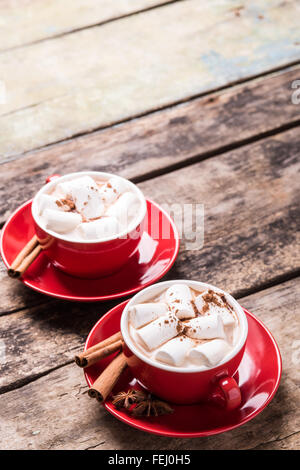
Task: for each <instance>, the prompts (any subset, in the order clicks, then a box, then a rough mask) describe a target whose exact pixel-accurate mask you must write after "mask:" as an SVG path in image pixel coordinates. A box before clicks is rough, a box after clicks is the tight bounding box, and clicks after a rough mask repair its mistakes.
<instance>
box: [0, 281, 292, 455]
mask: <svg viewBox="0 0 300 470" xmlns="http://www.w3.org/2000/svg"><path fill="white" fill-rule="evenodd" d="M241 304H242V305H244V306H245V307H247V308H248V309H249V310H250V311H253V312H254V313H255V314H257V315H258V316H259V318H260V319H261V320H262V321H263V322H264V323H265V324H266V325H267V326H268V327H269V328H270V329H271V331H272V332H273V334H274V335H275V338H276V340H277V342H278V343H279V347H280V349H281V353H282V356H283V363H284V374H283V378H282V381H281V385H280V387H279V390H278V392H277V394H276V396H275V398H274V400H273V401H272V402H271V404H270V405H269V406H268V407H267V408H266V409H265V410H264V411H263V412H262V413H261V414H260V415H259V416H257V417H256V418H255V420H253V421H251V422H249V423H247V424H245V425H244V426H242V427H241V428H238V429H236V430H233V431H230V432H227V433H225V434H223V435H218V436H212V437H208V438H201V439H169V438H161V437H158V436H152V435H149V434H145V433H142V432H140V431H137V430H134V429H132V428H130V427H128V426H127V425H125V424H123V423H121V422H119V421H118V420H116V419H115V418H113V417H112V416H111V415H109V413H107V412H106V411H105V410H104V409H103V408H102V407H101V406H99V404H98V403H96V402H95V401H94V400H91V399H89V398H88V396H87V393H86V392H87V386H86V385H85V382H84V377H83V373H82V371H81V370H80V369H79V368H77V367H76V366H75V365H68V366H65V367H63V368H60V369H59V370H56V371H53V372H51V373H49V374H48V375H46V376H45V377H42V378H40V379H38V380H36V381H35V382H33V383H30V384H28V385H25V386H23V387H21V388H19V389H17V390H14V391H11V392H7V393H5V394H3V395H1V396H0V405H1V410H2V412H1V416H0V423H1V426H0V429H1V431H0V435H1V447H2V449H88V448H89V449H99V450H102V449H116V450H118V449H129V450H131V449H151V450H160V449H163V450H164V449H165V450H175V449H178V450H192V449H251V448H261V449H264V448H270V447H271V448H274V449H280V448H282V446H283V445H284V443H285V445H286V446H288V448H297V447H298V443H299V417H300V413H299V408H300V407H299V394H298V386H299V379H300V376H299V369H297V368H296V370H295V365H294V364H293V359H292V357H293V356H292V354H293V353H294V352H295V350H293V347H292V346H291V345H293V344H294V342H295V341H298V340H299V338H298V331H299V328H298V327H299V315H298V314H297V311H298V310H299V305H300V283H299V279H296V280H293V281H289V282H287V283H284V284H281V285H280V286H277V287H273V288H271V289H267V290H265V291H262V292H259V293H257V294H255V295H251V296H249V297H247V298H244V299H241ZM279 312H280V314H279Z"/></svg>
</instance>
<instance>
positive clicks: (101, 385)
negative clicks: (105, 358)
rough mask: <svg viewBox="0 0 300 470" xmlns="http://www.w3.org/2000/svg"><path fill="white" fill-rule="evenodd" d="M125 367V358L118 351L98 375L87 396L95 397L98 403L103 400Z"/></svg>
mask: <svg viewBox="0 0 300 470" xmlns="http://www.w3.org/2000/svg"><path fill="white" fill-rule="evenodd" d="M126 367H127V362H126V358H125V356H124V354H123V353H120V354H119V355H118V356H116V357H115V358H114V359H113V360H112V361H111V363H110V364H109V365H108V366H107V367H106V369H104V371H103V372H102V374H100V375H99V377H98V379H97V380H96V381H95V382H94V384H93V386H92V387H91V388H90V389H89V392H88V393H89V396H90V397H91V398H96V399H97V400H98V401H99V402H100V403H102V402H103V401H105V400H106V398H107V397H108V395H109V394H110V392H111V391H112V389H113V388H114V386H115V384H116V383H117V381H118V379H119V377H120V376H121V374H122V372H123V370H124V369H125V368H126Z"/></svg>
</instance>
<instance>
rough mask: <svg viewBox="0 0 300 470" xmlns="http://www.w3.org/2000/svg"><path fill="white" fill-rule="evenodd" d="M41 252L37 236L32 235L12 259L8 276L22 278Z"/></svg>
mask: <svg viewBox="0 0 300 470" xmlns="http://www.w3.org/2000/svg"><path fill="white" fill-rule="evenodd" d="M41 250H42V247H41V245H40V244H39V242H38V239H37V236H36V235H34V236H33V237H32V239H31V240H29V242H28V243H27V244H26V245H25V246H24V248H23V249H22V250H21V251H20V253H19V254H18V256H17V257H16V258H15V259H14V261H13V263H12V264H11V266H10V268H9V270H8V275H9V276H10V277H15V278H16V277H20V276H22V274H24V272H25V271H26V269H28V268H29V266H30V265H31V263H33V261H34V260H35V259H36V257H37V256H38V255H39V254H40V252H41Z"/></svg>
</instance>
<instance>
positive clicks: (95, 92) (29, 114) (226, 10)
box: [0, 0, 300, 160]
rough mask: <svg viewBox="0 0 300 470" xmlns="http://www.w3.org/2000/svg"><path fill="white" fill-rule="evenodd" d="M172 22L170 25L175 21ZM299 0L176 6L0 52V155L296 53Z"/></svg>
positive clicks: (282, 62)
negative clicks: (1, 93) (1, 87)
mask: <svg viewBox="0 0 300 470" xmlns="http://www.w3.org/2000/svg"><path fill="white" fill-rule="evenodd" d="M174 25H176V27H174ZM298 43H299V28H298V7H297V1H296V0H293V1H289V2H282V1H281V0H270V1H269V2H267V3H265V4H264V5H263V6H262V3H261V2H260V1H259V0H255V1H253V0H251V1H250V0H248V1H246V2H244V8H243V9H242V11H240V15H239V16H237V15H236V1H234V0H230V1H227V2H222V1H220V0H214V1H211V2H206V3H205V4H203V3H202V2H201V3H199V2H198V1H197V0H189V1H185V2H178V3H173V4H171V5H167V6H162V7H161V8H159V9H153V10H151V11H148V12H145V13H141V14H139V15H133V16H131V17H128V18H124V19H122V20H119V21H116V22H113V23H109V24H105V25H102V26H99V27H95V28H90V29H86V30H82V31H79V32H77V33H74V34H69V35H64V36H62V37H59V38H56V39H52V40H48V41H43V42H40V43H37V44H35V45H32V46H28V47H26V48H20V49H15V50H11V51H8V52H4V53H2V54H1V62H0V77H1V80H3V82H4V84H6V88H7V100H6V104H3V105H1V108H0V112H1V116H0V129H1V133H0V155H2V159H3V160H4V159H7V158H9V157H11V156H12V155H16V154H19V153H22V152H25V151H29V150H31V149H35V148H39V147H42V146H44V145H46V144H50V143H53V142H56V141H59V140H63V139H67V138H70V137H72V136H75V135H78V134H82V133H84V132H90V131H91V130H93V129H97V128H101V127H103V126H110V125H112V124H113V123H116V122H120V121H123V120H124V119H128V118H131V117H133V116H138V115H141V114H143V113H146V112H149V111H151V110H153V109H158V108H161V107H164V106H168V105H170V104H172V103H174V102H178V101H180V100H186V99H188V98H189V97H191V96H195V95H197V94H199V93H205V92H208V91H211V90H213V89H216V88H218V87H222V86H224V85H228V84H229V83H233V82H235V81H237V80H241V79H245V78H246V77H251V76H254V75H257V74H259V73H262V72H266V71H268V70H272V69H273V68H276V67H279V66H284V65H286V64H289V63H291V62H294V61H297V60H299V58H300V53H299V51H300V48H299V47H300V46H299V45H298Z"/></svg>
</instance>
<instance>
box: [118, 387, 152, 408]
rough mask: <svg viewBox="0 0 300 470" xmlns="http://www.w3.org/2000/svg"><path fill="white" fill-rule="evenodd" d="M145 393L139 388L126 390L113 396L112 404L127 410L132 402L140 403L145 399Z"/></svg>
mask: <svg viewBox="0 0 300 470" xmlns="http://www.w3.org/2000/svg"><path fill="white" fill-rule="evenodd" d="M145 397H146V395H145V393H144V392H141V391H140V390H133V389H132V390H128V392H120V393H118V394H117V395H114V396H113V402H112V403H113V405H115V407H116V408H126V410H128V409H129V408H130V407H131V405H133V404H134V403H140V402H141V401H143V400H145Z"/></svg>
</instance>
